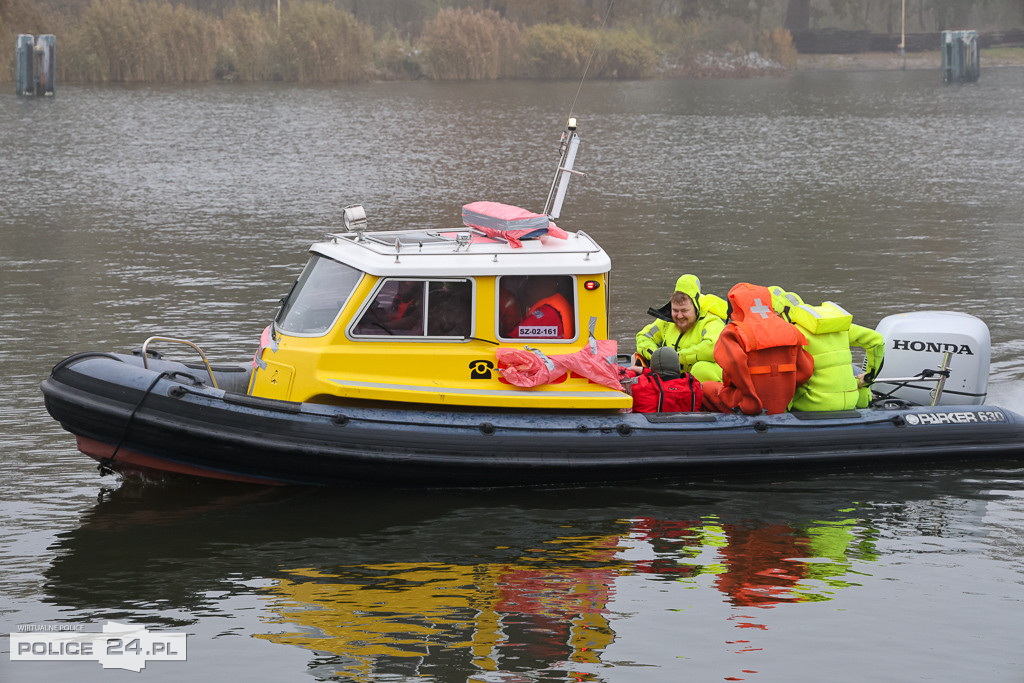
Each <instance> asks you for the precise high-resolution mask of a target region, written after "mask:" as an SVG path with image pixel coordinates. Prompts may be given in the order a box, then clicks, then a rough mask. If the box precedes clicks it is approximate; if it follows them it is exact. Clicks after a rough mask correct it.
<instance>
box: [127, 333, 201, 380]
mask: <svg viewBox="0 0 1024 683" xmlns="http://www.w3.org/2000/svg"><path fill="white" fill-rule="evenodd" d="M153 341H165V342H172V343H174V344H185V345H186V346H191V347H192V348H193V349H195V350H196V351H198V352H199V355H200V357H202V359H203V365H205V366H206V371H207V372H208V373H210V381H211V382H213V388H214V389H220V387H218V386H217V378H216V377H214V376H213V368H211V367H210V361H208V360H206V354H205V353H203V350H202V349H201V348H199V347H198V346H196V345H195V344H193V343H192V342H190V341H188V340H187V339H175V338H173V337H150V338H149V339H147V340H146V341H144V342H142V366H143V367H144V368H146V369H147V370H149V353H148V351H147V347H148V346H149V343H150V342H153Z"/></svg>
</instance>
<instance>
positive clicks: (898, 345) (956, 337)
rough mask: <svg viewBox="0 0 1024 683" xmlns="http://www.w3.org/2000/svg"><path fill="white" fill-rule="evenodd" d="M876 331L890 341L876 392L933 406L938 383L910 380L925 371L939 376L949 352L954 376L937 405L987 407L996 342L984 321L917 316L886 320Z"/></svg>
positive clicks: (935, 314)
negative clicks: (983, 405)
mask: <svg viewBox="0 0 1024 683" xmlns="http://www.w3.org/2000/svg"><path fill="white" fill-rule="evenodd" d="M876 329H877V330H878V332H880V333H881V334H882V336H883V337H885V361H884V363H883V365H882V371H881V373H879V374H880V377H879V379H878V380H876V381H875V383H874V384H873V385H872V387H871V389H872V391H874V392H875V393H879V394H888V395H890V396H892V397H893V398H900V399H903V400H905V401H909V402H911V403H916V404H918V405H931V404H932V400H933V398H934V396H935V390H936V386H937V384H938V383H937V382H936V381H935V380H934V379H933V380H931V381H921V380H915V379H909V381H907V380H908V378H915V377H918V376H920V375H921V373H922V372H923V371H930V370H934V371H938V370H939V369H940V368H941V367H942V363H943V359H944V357H945V354H947V353H949V354H950V360H949V372H950V374H949V378H948V379H946V380H945V382H944V383H943V384H942V393H941V395H940V396H939V400H938V405H980V404H982V403H984V402H985V396H986V395H987V393H988V368H989V360H990V358H991V348H990V345H991V337H990V336H989V332H988V326H987V325H985V323H984V322H982V321H981V320H979V319H978V318H975V317H974V316H973V315H968V314H966V313H956V312H954V311H917V312H914V313H900V314H897V315H890V316H888V317H886V318H883V319H882V321H881V322H879V323H878V327H877V328H876ZM925 374H929V373H928V372H925ZM931 374H932V375H933V376H935V373H931ZM897 378H899V379H900V380H903V381H896V379H897ZM887 380H891V381H887ZM890 392H891V393H890Z"/></svg>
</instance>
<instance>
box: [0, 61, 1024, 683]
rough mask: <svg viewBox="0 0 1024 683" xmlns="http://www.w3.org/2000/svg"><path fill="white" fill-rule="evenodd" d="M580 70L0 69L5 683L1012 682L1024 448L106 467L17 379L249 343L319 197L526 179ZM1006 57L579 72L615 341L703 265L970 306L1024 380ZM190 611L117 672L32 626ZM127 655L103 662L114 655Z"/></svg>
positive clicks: (582, 163)
mask: <svg viewBox="0 0 1024 683" xmlns="http://www.w3.org/2000/svg"><path fill="white" fill-rule="evenodd" d="M576 86H577V84H576V83H561V84H552V83H537V82H499V83H474V84H461V83H459V84H449V83H420V82H417V83H380V84H367V85H355V86H330V87H326V86H325V87H297V86H290V85H281V84H260V85H231V86H223V85H215V86H213V85H211V86H202V87H117V86H97V87H76V86H64V87H61V88H60V89H59V91H58V94H57V96H56V97H55V98H52V99H32V98H24V99H23V98H17V97H15V96H14V95H13V94H11V95H5V96H0V178H2V182H0V329H2V330H3V343H0V378H2V381H3V385H4V386H5V389H6V391H5V399H4V401H3V402H2V403H0V449H2V450H0V465H2V469H0V513H2V519H3V522H2V523H0V568H2V569H0V680H3V681H19V682H20V681H52V680H75V681H111V680H154V681H155V680H159V681H179V680H186V679H188V680H195V681H223V680H228V679H231V678H235V679H241V680H253V681H257V680H260V681H263V680H266V681H296V680H298V681H302V680H337V681H402V680H412V679H417V680H435V681H577V680H583V681H608V682H613V681H614V682H618V681H680V680H696V681H706V680H731V681H735V680H748V681H819V680H829V681H862V680H886V681H921V680H936V681H952V680H986V681H1022V680H1024V635H1022V630H1021V628H1020V625H1021V623H1022V616H1021V615H1022V613H1024V464H1022V463H1020V462H1013V461H983V462H971V463H942V464H933V465H925V466H916V467H906V468H902V467H891V468H887V469H885V470H884V471H863V470H858V471H818V472H804V473H798V472H778V473H776V474H764V473H761V474H758V475H756V476H749V475H746V474H745V473H744V472H735V473H733V474H723V475H721V476H717V477H713V478H712V477H703V478H698V479H694V480H686V481H668V482H657V483H650V484H644V485H637V484H633V485H622V486H613V485H606V486H596V487H586V488H560V489H541V490H528V489H512V490H497V491H442V490H430V491H418V492H416V491H385V490H365V489H352V490H322V491H321V490H314V491H308V490H294V489H287V488H285V489H272V490H271V489H263V488H258V487H256V488H254V487H248V486H234V485H228V484H218V483H210V482H193V481H177V482H162V483H160V482H151V483H138V482H121V481H119V480H116V479H113V478H111V477H105V478H101V477H100V476H99V475H98V474H97V472H96V470H95V468H94V466H93V465H94V463H93V462H92V461H91V460H90V459H88V458H86V457H85V456H82V455H80V454H79V453H78V452H77V451H76V450H75V445H74V439H73V437H72V436H71V435H70V434H67V433H65V432H63V431H62V430H61V428H60V426H59V425H58V424H57V423H55V422H54V421H52V420H51V419H50V418H49V416H48V415H47V414H46V411H45V409H44V407H43V402H42V397H41V394H40V392H39V383H40V382H41V381H42V380H43V379H44V378H45V377H46V375H47V373H48V372H49V370H50V368H51V367H52V366H53V365H54V364H55V363H56V362H57V361H59V360H60V359H62V358H63V357H65V356H68V355H70V354H72V353H75V352H77V351H83V350H116V351H125V350H130V349H132V348H138V347H139V346H140V345H141V343H142V341H143V340H144V339H145V338H147V337H148V336H150V335H154V334H165V335H171V336H176V337H184V338H187V339H192V340H194V341H196V342H197V343H199V344H200V345H201V346H202V347H203V348H204V349H205V350H206V351H207V353H208V354H209V355H210V356H211V357H212V358H214V359H217V360H232V361H235V360H244V359H246V358H247V357H249V356H251V354H252V352H253V351H254V350H255V347H256V344H257V340H258V337H259V333H260V331H261V330H262V329H263V327H264V326H265V325H266V324H267V322H268V321H269V319H270V318H272V317H273V315H274V313H275V312H276V307H277V305H278V304H277V301H278V299H279V298H280V297H281V296H282V295H283V294H285V293H286V292H287V290H288V287H289V286H290V284H291V282H292V280H293V279H294V277H295V275H296V274H297V273H298V270H299V269H300V268H301V266H302V264H303V262H304V260H305V256H304V250H305V248H306V247H307V246H308V245H309V243H310V242H312V241H314V240H316V239H318V238H319V237H321V236H322V235H323V233H324V232H326V231H330V230H336V229H337V228H338V227H339V224H340V212H341V208H342V207H344V206H346V205H348V204H351V203H361V204H363V205H364V206H365V207H366V211H367V214H368V216H369V220H370V222H371V226H372V227H381V228H391V227H401V226H413V227H437V226H453V225H457V224H458V223H459V220H460V210H461V206H462V205H463V204H466V203H469V202H472V201H477V200H482V199H487V200H493V201H500V202H506V203H511V204H517V205H521V206H524V207H525V208H528V209H531V210H535V211H539V210H541V208H542V206H543V203H544V199H545V196H546V193H547V188H548V183H549V182H550V178H551V175H552V173H553V172H554V168H555V164H556V161H557V141H558V135H559V133H560V132H561V129H562V126H563V125H564V122H565V118H566V116H567V115H568V114H569V111H568V109H569V106H570V103H571V102H572V99H573V96H574V94H575V92H576ZM1021 102H1024V69H1020V68H1006V69H988V70H984V71H983V73H982V77H981V79H980V81H979V82H978V83H976V84H973V85H966V86H955V87H949V86H945V85H943V83H942V80H941V75H940V73H939V71H938V69H937V68H936V70H934V71H906V72H899V71H892V72H846V73H797V74H793V75H790V76H787V77H784V78H772V79H761V80H699V81H693V80H681V81H645V82H629V83H611V82H588V83H586V84H585V85H584V87H583V89H582V91H581V94H580V97H579V100H578V101H577V103H576V106H575V109H574V111H573V112H572V113H573V114H574V115H575V116H577V117H578V119H579V124H580V131H581V136H582V139H583V144H582V147H581V149H580V153H579V157H578V161H577V167H576V168H577V170H580V171H583V172H585V173H586V177H585V178H579V179H576V180H574V181H573V184H572V186H571V187H570V190H569V196H568V199H567V201H566V205H565V208H564V210H563V216H562V218H561V219H560V221H559V224H560V225H561V226H562V227H564V228H566V229H569V230H580V229H582V230H586V231H587V232H588V233H590V234H591V235H593V236H594V237H595V238H596V239H597V240H598V241H599V242H601V244H602V245H604V246H605V248H606V249H607V250H608V251H609V253H610V254H611V256H612V262H613V276H612V283H611V286H612V306H613V310H612V326H613V330H614V335H615V337H616V338H617V339H618V340H619V342H620V350H623V351H631V350H632V338H633V335H634V333H635V332H636V330H637V329H639V328H640V327H641V326H642V325H644V324H645V323H646V321H647V318H646V315H645V311H646V310H647V307H648V306H650V305H652V304H660V303H663V302H664V301H665V300H666V298H667V296H668V295H669V294H670V291H671V288H672V284H673V283H674V282H675V279H676V277H677V276H678V275H680V274H682V273H685V272H693V273H696V274H698V275H699V277H700V278H701V280H702V282H703V284H704V288H705V290H708V291H713V292H716V293H718V294H719V295H723V296H724V295H725V293H726V292H727V291H728V289H729V287H730V286H731V285H732V284H734V283H736V282H739V281H750V282H756V283H761V284H779V285H782V286H784V287H786V288H787V289H791V290H795V291H798V292H800V293H801V294H803V295H804V298H805V299H807V300H810V301H812V302H813V303H817V302H818V301H821V300H825V299H829V300H834V301H838V302H840V303H842V305H843V306H844V307H846V308H847V309H848V310H850V311H851V312H852V313H853V314H854V316H855V319H856V320H857V321H858V322H860V323H861V324H865V325H871V326H873V325H875V324H876V323H877V322H878V321H879V320H880V319H881V318H882V317H884V316H886V315H889V314H891V313H897V312H903V311H912V310H922V309H946V310H958V311H964V312H967V313H971V314H974V315H976V316H978V317H980V318H982V319H984V320H985V321H986V322H987V323H988V325H989V328H990V330H991V334H992V358H993V377H992V383H991V384H990V392H989V393H990V400H991V402H993V403H997V404H999V405H1003V406H1005V407H1007V408H1010V409H1012V410H1016V411H1018V412H1021V411H1024V385H1022V382H1021V380H1022V378H1024V355H1022V351H1024V326H1022V324H1021V320H1022V314H1024V301H1022V298H1021V292H1022V287H1021V285H1022V274H1021V261H1022V258H1024V108H1022V107H1021ZM110 621H115V622H119V623H127V624H132V625H135V626H139V627H146V628H148V629H150V630H151V631H154V632H158V633H160V632H166V633H172V632H174V633H176V632H184V633H186V634H187V648H188V649H187V659H186V660H185V661H150V662H149V663H148V664H147V665H146V667H145V668H144V669H143V670H142V671H141V672H138V673H136V672H133V671H128V670H125V669H123V668H117V667H116V666H115V667H114V668H103V666H102V665H101V663H100V662H99V661H97V660H95V659H94V660H91V661H74V662H64V661H11V657H10V651H11V647H10V644H11V639H10V637H9V636H8V634H9V633H13V632H17V631H18V629H19V627H25V626H26V625H28V626H33V625H35V626H44V627H45V626H50V627H59V626H69V627H75V626H77V627H80V628H83V629H85V630H86V631H97V632H98V631H100V630H101V628H102V626H103V624H105V623H108V622H110ZM115 664H116V663H115Z"/></svg>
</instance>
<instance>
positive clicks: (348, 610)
mask: <svg viewBox="0 0 1024 683" xmlns="http://www.w3.org/2000/svg"><path fill="white" fill-rule="evenodd" d="M851 512H852V511H851ZM616 525H617V526H618V527H619V528H620V529H621V531H620V532H619V533H607V534H597V535H584V536H578V535H557V536H553V537H551V538H549V539H545V540H543V541H542V543H541V545H540V546H539V547H536V548H532V547H531V548H524V550H525V552H524V553H523V554H521V555H520V556H519V557H518V558H516V560H515V561H513V562H507V563H506V562H500V563H493V562H481V563H480V564H475V565H468V564H461V563H448V562H429V561H428V562H391V563H380V564H355V565H344V566H339V567H336V568H333V569H330V570H326V569H317V568H296V569H291V570H288V571H286V572H285V574H286V576H285V577H283V578H281V579H279V580H278V581H277V582H276V583H275V585H273V586H271V587H268V588H266V589H264V590H265V593H266V595H267V596H269V597H270V609H271V610H272V611H273V612H276V613H277V615H278V617H277V620H278V622H279V623H280V624H282V628H283V629H284V631H283V632H281V633H273V634H266V635H261V636H259V637H261V638H266V639H268V640H271V641H273V642H277V643H284V644H289V645H298V646H300V647H304V648H307V649H310V650H312V651H314V652H316V653H317V656H316V660H317V663H316V667H317V668H318V669H319V668H321V667H322V668H324V669H325V670H329V671H333V672H335V673H344V674H345V675H348V676H353V677H355V678H357V679H369V677H372V676H373V675H377V674H380V673H397V672H398V671H402V672H404V673H410V674H411V673H418V674H423V673H426V672H427V671H429V669H430V668H432V666H431V665H430V664H427V663H426V660H430V659H434V658H437V657H439V656H441V658H443V659H449V660H452V659H454V660H458V661H459V662H460V668H465V669H466V670H472V669H479V670H483V671H526V670H537V669H552V668H553V669H565V668H566V667H568V668H569V669H570V670H573V672H574V673H575V674H576V675H577V676H586V675H587V673H586V672H585V671H576V670H574V669H573V667H575V666H578V665H585V664H591V665H600V664H603V663H604V662H603V658H604V656H605V651H606V649H607V648H608V647H609V646H610V645H611V643H612V642H613V641H614V640H615V639H616V637H617V635H616V632H615V621H616V617H615V616H614V615H615V614H616V613H617V612H618V609H617V608H616V607H615V604H616V582H617V580H618V579H620V578H622V577H628V576H639V575H653V576H650V577H649V578H650V579H651V580H673V581H677V582H681V583H682V584H684V585H682V586H680V587H679V588H680V589H686V588H701V587H702V586H704V585H706V584H708V583H709V582H707V581H705V580H704V579H706V578H710V577H713V580H712V581H711V582H710V584H711V585H713V587H714V588H715V589H717V590H718V591H720V592H721V593H722V594H723V596H724V598H725V601H727V602H728V603H729V604H731V605H733V606H735V607H742V608H748V607H755V608H773V607H775V606H777V605H781V604H785V603H798V602H806V601H825V600H829V599H831V597H832V595H833V593H834V592H835V591H837V590H839V589H840V588H843V587H846V586H849V585H851V584H850V583H849V582H848V580H847V576H848V574H849V572H850V569H851V563H852V562H854V561H857V562H870V561H872V560H874V559H876V557H877V555H876V554H875V551H874V533H873V532H872V531H871V530H870V529H867V528H865V527H864V526H863V525H862V522H861V521H859V520H857V519H854V518H847V519H839V520H835V521H812V522H808V523H807V524H806V525H802V526H801V527H799V528H797V527H793V526H789V525H786V524H782V523H766V522H760V521H757V520H746V521H738V522H726V521H723V520H721V519H718V518H716V517H715V516H713V515H712V516H708V517H707V518H704V519H700V520H674V519H660V518H656V517H641V518H635V519H628V520H617V522H616ZM673 590H676V589H673ZM727 619H728V620H732V621H733V622H734V623H733V624H732V625H733V626H735V627H736V628H741V629H746V628H758V629H767V626H766V625H764V624H761V623H758V622H759V620H758V619H757V617H756V615H753V614H750V612H749V610H742V613H736V614H732V615H731V616H729V617H727ZM749 642H750V640H749V638H737V639H736V640H733V641H729V642H728V643H727V645H728V646H737V645H738V646H740V648H739V650H738V651H745V650H747V648H746V645H747V644H749ZM442 652H443V653H444V654H443V655H441V653H442ZM403 660H404V661H405V665H404V666H403V664H402V662H403ZM453 663H454V661H449V663H448V665H451V664H453ZM425 665H426V667H427V668H426V670H424V666H425ZM581 680H586V679H585V678H584V679H581Z"/></svg>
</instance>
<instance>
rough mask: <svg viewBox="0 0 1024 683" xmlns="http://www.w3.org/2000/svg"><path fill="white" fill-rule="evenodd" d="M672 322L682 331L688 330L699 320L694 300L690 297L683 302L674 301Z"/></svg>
mask: <svg viewBox="0 0 1024 683" xmlns="http://www.w3.org/2000/svg"><path fill="white" fill-rule="evenodd" d="M672 322H674V323H675V324H676V327H678V328H679V331H680V332H686V331H687V330H688V329H690V328H691V327H693V324H694V323H695V322H697V310H696V309H695V308H694V307H693V301H691V300H690V298H689V297H687V298H686V299H685V300H683V302H682V303H676V302H675V301H673V302H672Z"/></svg>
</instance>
